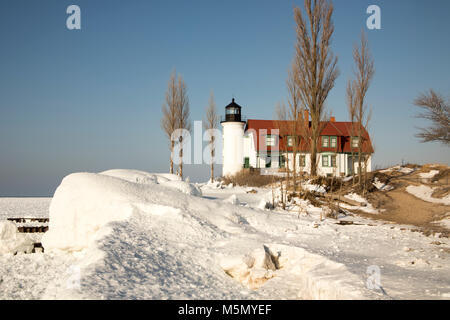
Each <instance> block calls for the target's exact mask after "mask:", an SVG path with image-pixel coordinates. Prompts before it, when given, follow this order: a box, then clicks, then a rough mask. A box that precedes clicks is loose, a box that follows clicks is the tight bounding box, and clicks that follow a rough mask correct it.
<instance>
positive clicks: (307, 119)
mask: <svg viewBox="0 0 450 320" xmlns="http://www.w3.org/2000/svg"><path fill="white" fill-rule="evenodd" d="M303 118H304V119H303V120H304V121H305V124H306V125H309V111H308V109H305V110H304V111H303Z"/></svg>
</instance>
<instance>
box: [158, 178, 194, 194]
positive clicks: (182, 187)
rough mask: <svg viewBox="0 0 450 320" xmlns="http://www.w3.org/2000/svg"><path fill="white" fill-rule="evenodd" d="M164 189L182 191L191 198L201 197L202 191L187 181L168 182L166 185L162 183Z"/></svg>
mask: <svg viewBox="0 0 450 320" xmlns="http://www.w3.org/2000/svg"><path fill="white" fill-rule="evenodd" d="M161 185H162V186H164V187H169V188H172V189H176V190H178V191H181V192H183V193H185V194H188V195H191V196H201V195H202V191H201V190H200V189H199V188H198V187H197V186H196V185H194V184H192V183H188V182H186V181H175V180H173V181H167V182H164V183H161Z"/></svg>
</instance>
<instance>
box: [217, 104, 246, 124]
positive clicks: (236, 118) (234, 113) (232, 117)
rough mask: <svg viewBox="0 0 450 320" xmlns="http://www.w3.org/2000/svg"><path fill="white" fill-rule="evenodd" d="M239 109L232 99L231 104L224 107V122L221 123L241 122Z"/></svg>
mask: <svg viewBox="0 0 450 320" xmlns="http://www.w3.org/2000/svg"><path fill="white" fill-rule="evenodd" d="M241 108H242V107H241V106H240V105H238V104H237V103H236V102H234V98H233V100H232V101H231V103H230V104H229V105H227V106H226V107H225V121H222V122H242V119H241Z"/></svg>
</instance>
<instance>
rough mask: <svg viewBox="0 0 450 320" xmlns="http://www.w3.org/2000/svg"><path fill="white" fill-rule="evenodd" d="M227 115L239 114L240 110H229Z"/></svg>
mask: <svg viewBox="0 0 450 320" xmlns="http://www.w3.org/2000/svg"><path fill="white" fill-rule="evenodd" d="M226 114H239V109H238V108H227V109H226Z"/></svg>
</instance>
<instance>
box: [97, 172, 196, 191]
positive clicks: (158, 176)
mask: <svg viewBox="0 0 450 320" xmlns="http://www.w3.org/2000/svg"><path fill="white" fill-rule="evenodd" d="M100 174H102V175H106V176H110V177H115V178H119V179H123V180H125V181H129V182H134V183H139V184H161V185H164V186H165V187H169V188H173V189H176V190H178V191H181V192H183V193H186V194H189V195H192V196H201V195H202V192H201V190H200V189H199V188H198V187H197V186H195V185H194V184H191V183H189V182H187V181H182V179H181V177H179V176H177V175H175V174H170V173H148V172H145V171H139V170H128V169H113V170H108V171H104V172H101V173H100Z"/></svg>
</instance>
